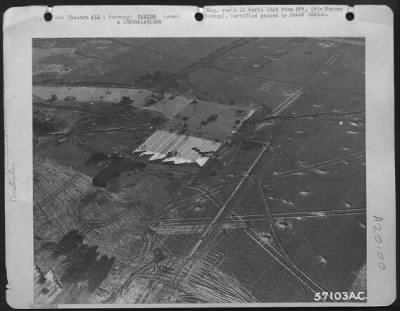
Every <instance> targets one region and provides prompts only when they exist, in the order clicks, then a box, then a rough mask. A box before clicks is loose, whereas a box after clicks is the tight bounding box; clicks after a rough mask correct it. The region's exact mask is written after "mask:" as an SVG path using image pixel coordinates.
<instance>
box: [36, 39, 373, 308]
mask: <svg viewBox="0 0 400 311" xmlns="http://www.w3.org/2000/svg"><path fill="white" fill-rule="evenodd" d="M32 44H33V48H32V51H33V52H32V54H33V60H32V66H33V68H32V70H33V76H32V80H33V94H32V101H33V106H32V107H33V108H32V113H33V116H32V120H33V159H34V162H33V200H34V205H33V217H34V263H33V264H34V274H35V276H34V299H35V303H36V304H150V303H157V304H172V303H178V304H183V303H190V304H192V303H274V302H288V303H289V302H357V303H360V302H366V301H367V288H366V275H367V269H366V158H365V150H366V149H365V139H366V137H365V40H364V38H357V37H348V38H337V37H335V38H330V37H329V38H328V37H327V38H317V37H310V38H301V37H270V38H268V37H266V38H259V37H246V38H241V37H224V38H201V37H199V38H119V37H115V38H60V39H58V38H52V39H48V38H37V39H33V41H32Z"/></svg>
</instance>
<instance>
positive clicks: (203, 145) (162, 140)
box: [133, 130, 221, 166]
mask: <svg viewBox="0 0 400 311" xmlns="http://www.w3.org/2000/svg"><path fill="white" fill-rule="evenodd" d="M220 146H221V143H218V142H215V141H212V140H208V139H204V138H199V137H193V136H187V135H179V134H177V133H172V132H167V131H162V130H159V131H156V132H155V133H154V134H153V135H151V136H150V137H149V138H148V139H147V140H146V141H145V142H144V143H143V144H142V145H141V146H139V147H138V148H137V149H135V150H134V151H133V152H135V153H136V152H137V153H141V155H151V157H150V158H149V161H154V160H162V162H173V163H174V164H182V163H196V164H198V165H199V166H203V165H204V164H205V163H206V162H207V160H208V159H209V158H210V155H211V154H212V153H213V152H215V151H217V150H218V148H219V147H220Z"/></svg>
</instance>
